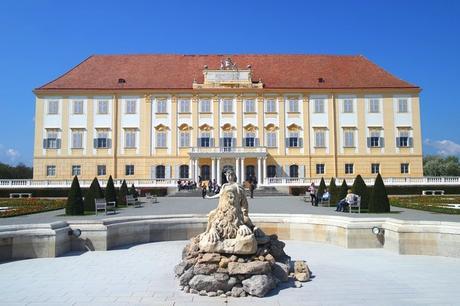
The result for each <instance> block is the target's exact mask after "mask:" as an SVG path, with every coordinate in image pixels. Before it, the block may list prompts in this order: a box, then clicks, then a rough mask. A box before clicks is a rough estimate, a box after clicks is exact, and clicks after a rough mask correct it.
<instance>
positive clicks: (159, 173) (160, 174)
mask: <svg viewBox="0 0 460 306" xmlns="http://www.w3.org/2000/svg"><path fill="white" fill-rule="evenodd" d="M155 177H156V178H165V166H163V165H159V166H156V168H155Z"/></svg>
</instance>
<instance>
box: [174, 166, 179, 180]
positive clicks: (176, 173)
mask: <svg viewBox="0 0 460 306" xmlns="http://www.w3.org/2000/svg"><path fill="white" fill-rule="evenodd" d="M174 178H180V173H179V166H178V165H176V167H175V169H174Z"/></svg>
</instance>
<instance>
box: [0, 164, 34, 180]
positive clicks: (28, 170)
mask: <svg viewBox="0 0 460 306" xmlns="http://www.w3.org/2000/svg"><path fill="white" fill-rule="evenodd" d="M32 174H33V171H32V167H27V166H26V165H24V164H21V163H20V164H18V165H17V166H10V165H7V164H4V163H0V178H2V179H31V178H32Z"/></svg>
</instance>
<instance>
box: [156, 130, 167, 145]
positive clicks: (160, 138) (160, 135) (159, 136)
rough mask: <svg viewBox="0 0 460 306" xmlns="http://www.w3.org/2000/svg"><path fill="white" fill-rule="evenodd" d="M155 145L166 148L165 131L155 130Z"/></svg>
mask: <svg viewBox="0 0 460 306" xmlns="http://www.w3.org/2000/svg"><path fill="white" fill-rule="evenodd" d="M155 145H156V147H157V148H166V147H167V145H168V144H167V132H165V131H158V132H156V137H155Z"/></svg>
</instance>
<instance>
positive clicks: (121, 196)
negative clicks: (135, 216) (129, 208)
mask: <svg viewBox="0 0 460 306" xmlns="http://www.w3.org/2000/svg"><path fill="white" fill-rule="evenodd" d="M128 194H129V191H128V185H127V184H126V180H123V182H122V183H121V187H120V191H119V192H118V204H123V205H127V203H126V196H127V195H128Z"/></svg>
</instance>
